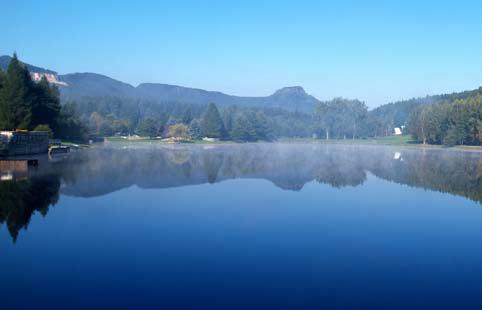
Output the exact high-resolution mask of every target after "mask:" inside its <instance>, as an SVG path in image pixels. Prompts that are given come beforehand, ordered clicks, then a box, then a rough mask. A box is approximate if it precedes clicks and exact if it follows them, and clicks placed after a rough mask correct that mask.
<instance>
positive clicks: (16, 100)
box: [0, 55, 86, 140]
mask: <svg viewBox="0 0 482 310" xmlns="http://www.w3.org/2000/svg"><path fill="white" fill-rule="evenodd" d="M0 129H2V130H15V129H24V130H40V131H48V132H50V133H51V134H52V135H53V136H55V137H57V138H64V139H74V140H81V139H83V138H84V136H85V133H86V132H85V130H84V127H83V125H82V122H81V120H80V117H79V116H78V115H76V111H75V108H74V107H72V105H71V104H66V105H61V104H60V99H59V90H58V89H57V87H56V86H54V85H50V84H49V82H48V81H47V79H46V78H45V77H43V78H42V79H41V80H40V81H39V82H38V83H35V82H34V81H32V79H31V77H30V73H29V71H28V69H27V68H26V66H24V65H23V64H22V63H21V62H20V61H19V60H18V58H17V56H16V55H14V57H13V58H12V60H11V61H10V64H9V65H8V69H7V70H6V72H2V71H0Z"/></svg>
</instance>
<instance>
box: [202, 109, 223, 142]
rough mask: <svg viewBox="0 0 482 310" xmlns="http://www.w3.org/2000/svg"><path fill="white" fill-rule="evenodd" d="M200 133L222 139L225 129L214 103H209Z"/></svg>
mask: <svg viewBox="0 0 482 310" xmlns="http://www.w3.org/2000/svg"><path fill="white" fill-rule="evenodd" d="M201 130H202V134H203V136H204V137H208V138H218V139H224V138H225V137H226V131H225V128H224V123H223V120H222V119H221V116H220V115H219V111H218V108H217V107H216V105H215V104H214V103H210V104H209V106H208V109H207V111H206V113H205V114H204V118H203V121H202V125H201Z"/></svg>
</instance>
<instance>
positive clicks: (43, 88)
mask: <svg viewBox="0 0 482 310" xmlns="http://www.w3.org/2000/svg"><path fill="white" fill-rule="evenodd" d="M59 112H60V99H59V91H58V89H57V87H56V86H50V84H49V82H48V81H47V79H46V78H45V76H44V77H42V79H41V80H40V82H39V83H38V84H37V85H35V98H34V101H33V104H32V119H31V127H32V128H33V127H36V126H38V125H48V126H49V127H50V128H56V125H57V124H56V123H57V118H58V116H59Z"/></svg>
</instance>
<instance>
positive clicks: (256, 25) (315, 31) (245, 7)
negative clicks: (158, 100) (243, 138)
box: [0, 0, 482, 107]
mask: <svg viewBox="0 0 482 310" xmlns="http://www.w3.org/2000/svg"><path fill="white" fill-rule="evenodd" d="M74 2H75V3H74ZM158 2H162V3H158ZM422 2H423V3H422ZM1 7H2V17H1V18H0V27H1V29H3V31H2V39H1V40H0V54H12V53H13V52H14V51H17V53H18V55H19V57H20V58H21V59H22V60H24V61H25V62H28V63H32V64H35V65H39V66H42V67H47V68H50V69H53V70H56V71H58V72H59V73H72V72H96V73H101V74H105V75H108V76H111V77H113V78H116V79H119V80H122V81H125V82H128V83H131V84H133V85H137V84H138V83H141V82H160V83H169V84H176V85H183V86H190V87H198V88H204V89H209V90H219V91H223V92H225V93H229V94H235V95H253V96H258V95H268V94H270V93H272V92H274V91H275V90H276V89H278V88H280V87H283V86H291V85H302V86H303V87H304V88H305V89H306V91H307V92H309V93H311V94H313V95H315V96H316V97H318V98H319V99H329V98H332V97H335V96H343V97H348V98H359V99H361V100H364V101H365V102H366V103H367V104H368V105H369V106H370V107H374V106H377V105H380V104H383V103H386V102H389V101H393V100H398V99H403V98H410V97H413V96H424V95H426V94H436V93H445V92H452V91H460V90H465V89H474V88H477V87H479V86H480V85H482V18H481V16H482V4H479V2H478V1H451V2H450V3H448V2H444V1H377V2H375V1H371V2H370V1H291V2H289V1H282V0H279V1H237V4H234V1H65V0H64V1H33V0H32V1H22V0H15V1H8V2H5V3H3V4H2V5H1Z"/></svg>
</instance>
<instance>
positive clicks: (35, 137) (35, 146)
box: [0, 131, 49, 156]
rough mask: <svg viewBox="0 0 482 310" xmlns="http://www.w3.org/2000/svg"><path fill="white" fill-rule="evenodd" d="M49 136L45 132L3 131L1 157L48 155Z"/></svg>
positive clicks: (0, 137) (0, 143)
mask: <svg viewBox="0 0 482 310" xmlns="http://www.w3.org/2000/svg"><path fill="white" fill-rule="evenodd" d="M48 150H49V134H48V132H44V131H1V132H0V156H20V155H33V154H42V153H47V152H48Z"/></svg>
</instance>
